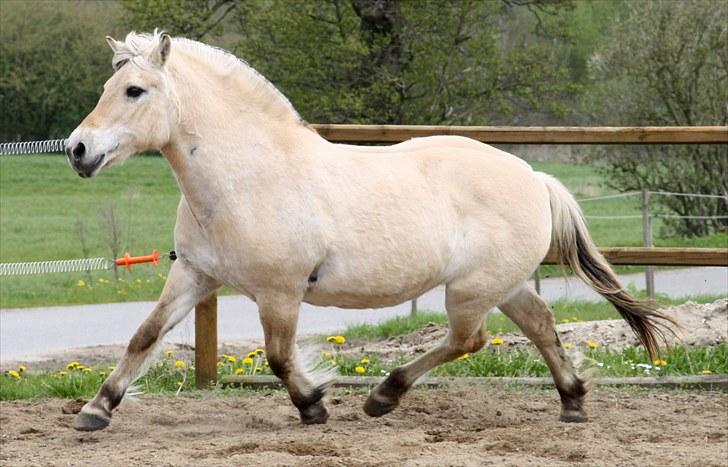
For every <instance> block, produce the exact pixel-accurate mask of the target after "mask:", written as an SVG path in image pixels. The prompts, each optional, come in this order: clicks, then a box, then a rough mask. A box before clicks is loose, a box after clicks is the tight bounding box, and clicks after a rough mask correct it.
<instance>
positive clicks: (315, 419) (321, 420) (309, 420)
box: [300, 404, 329, 425]
mask: <svg viewBox="0 0 728 467" xmlns="http://www.w3.org/2000/svg"><path fill="white" fill-rule="evenodd" d="M300 413H301V423H303V424H304V425H323V424H325V423H326V421H327V420H328V419H329V411H328V410H326V407H324V406H323V404H316V405H312V406H311V407H309V408H307V409H306V410H302V411H300Z"/></svg>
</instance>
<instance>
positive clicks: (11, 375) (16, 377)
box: [7, 370, 20, 379]
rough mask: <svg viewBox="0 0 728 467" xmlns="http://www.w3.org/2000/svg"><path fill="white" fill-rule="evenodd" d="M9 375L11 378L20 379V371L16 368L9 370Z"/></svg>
mask: <svg viewBox="0 0 728 467" xmlns="http://www.w3.org/2000/svg"><path fill="white" fill-rule="evenodd" d="M7 375H8V376H10V377H11V378H15V379H20V373H18V372H17V371H15V370H10V371H8V372H7Z"/></svg>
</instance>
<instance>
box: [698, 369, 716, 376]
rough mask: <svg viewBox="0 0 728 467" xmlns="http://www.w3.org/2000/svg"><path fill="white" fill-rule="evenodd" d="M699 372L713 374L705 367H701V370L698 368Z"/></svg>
mask: <svg viewBox="0 0 728 467" xmlns="http://www.w3.org/2000/svg"><path fill="white" fill-rule="evenodd" d="M700 374H701V375H710V374H713V372H712V371H710V370H709V369H707V368H703V369H702V370H700Z"/></svg>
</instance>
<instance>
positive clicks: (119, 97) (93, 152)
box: [66, 33, 177, 177]
mask: <svg viewBox="0 0 728 467" xmlns="http://www.w3.org/2000/svg"><path fill="white" fill-rule="evenodd" d="M135 37H139V36H135ZM106 41H107V42H108V43H109V46H111V49H112V50H113V51H114V58H113V62H112V63H113V66H114V69H115V70H116V72H115V73H114V75H113V76H112V77H111V78H109V80H108V81H107V82H106V84H104V92H103V94H102V95H101V98H100V99H99V102H98V104H96V108H94V110H93V111H92V112H91V113H90V114H89V115H88V116H87V117H86V118H85V119H84V120H83V122H81V124H80V125H79V126H78V127H77V128H76V129H75V130H74V131H73V133H71V136H69V138H68V140H67V145H66V154H67V155H68V161H69V163H70V164H71V167H73V169H74V170H75V171H76V172H78V174H79V175H80V176H81V177H93V176H94V175H96V174H97V173H98V172H99V171H100V170H101V169H102V168H103V167H106V166H107V165H111V164H115V163H120V162H123V161H125V160H126V159H128V158H129V157H130V156H131V155H133V154H135V153H138V152H141V151H145V150H158V149H161V148H162V147H164V146H165V145H166V144H167V143H168V142H169V140H170V136H171V133H172V129H173V128H174V124H175V122H176V119H177V104H176V101H175V98H174V90H173V89H172V87H171V86H172V84H171V80H170V79H169V75H168V74H167V70H166V69H165V63H166V62H167V58H168V57H169V53H170V47H171V42H172V41H171V39H170V37H169V36H168V35H167V34H157V33H155V35H154V37H153V38H151V40H149V38H147V40H145V41H141V40H136V41H130V40H129V38H127V41H126V42H119V41H116V40H114V39H112V38H111V37H107V38H106Z"/></svg>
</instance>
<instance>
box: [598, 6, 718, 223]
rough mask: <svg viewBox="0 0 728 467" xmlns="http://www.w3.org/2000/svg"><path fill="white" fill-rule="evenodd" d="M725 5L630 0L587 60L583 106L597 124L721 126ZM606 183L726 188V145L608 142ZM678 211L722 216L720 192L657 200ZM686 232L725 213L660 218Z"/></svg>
mask: <svg viewBox="0 0 728 467" xmlns="http://www.w3.org/2000/svg"><path fill="white" fill-rule="evenodd" d="M727 41H728V5H727V4H726V3H725V2H714V1H712V0H683V1H680V2H673V1H665V0H654V1H650V2H637V3H635V4H633V7H632V10H631V11H630V14H629V16H628V18H626V20H625V21H623V22H622V23H621V24H618V25H617V27H616V28H615V29H614V30H613V32H612V34H611V39H610V41H609V42H608V44H607V45H606V46H605V47H603V48H602V49H601V50H600V51H599V52H598V53H597V54H595V55H594V56H593V58H592V60H591V67H592V71H593V75H594V83H595V86H594V91H593V92H592V93H591V95H590V98H591V102H590V107H591V111H592V112H593V117H594V118H595V120H596V121H597V122H599V123H600V124H602V125H604V124H614V125H726V123H727V122H728V42H727ZM599 160H605V161H606V164H605V165H604V172H605V173H606V174H607V175H608V176H609V178H610V184H611V185H612V186H613V187H615V188H617V189H620V190H638V189H649V190H654V191H672V192H684V193H706V194H708V193H709V194H718V195H724V196H726V195H728V177H727V176H726V175H728V147H726V145H675V146H647V147H639V148H637V149H636V151H635V152H629V151H626V150H625V149H624V148H610V149H609V150H606V151H603V153H602V154H600V155H599ZM655 201H656V202H657V203H658V206H660V207H661V208H663V209H665V210H667V211H669V212H671V213H673V214H677V215H680V216H726V215H728V204H727V203H726V201H725V199H708V198H688V197H658V198H656V199H655ZM668 225H669V226H670V228H672V229H674V231H675V232H676V233H679V234H683V235H687V236H695V235H698V236H702V235H707V234H709V233H711V232H715V231H725V229H726V228H728V220H726V219H713V220H710V221H706V220H703V219H680V220H673V221H669V220H668Z"/></svg>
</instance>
